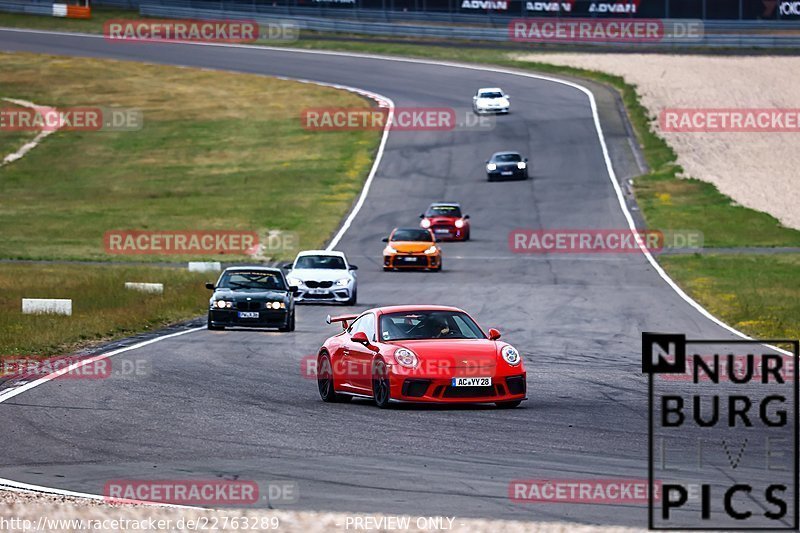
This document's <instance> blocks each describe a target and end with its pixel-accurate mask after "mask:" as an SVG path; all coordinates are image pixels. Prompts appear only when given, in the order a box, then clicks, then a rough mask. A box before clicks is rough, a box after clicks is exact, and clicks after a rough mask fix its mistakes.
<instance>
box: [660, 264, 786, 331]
mask: <svg viewBox="0 0 800 533" xmlns="http://www.w3.org/2000/svg"><path fill="white" fill-rule="evenodd" d="M659 262H660V263H661V264H662V265H664V266H665V268H666V269H667V270H668V272H669V274H670V276H672V277H673V278H674V279H675V281H677V282H678V283H679V284H680V286H681V287H683V288H684V289H686V290H688V291H689V293H690V294H691V295H692V297H693V298H695V299H696V300H697V301H698V302H700V303H701V304H702V305H703V306H704V307H705V308H706V309H708V310H709V311H710V312H711V313H713V314H714V315H715V316H718V317H720V318H722V319H723V320H724V321H725V322H726V323H728V324H730V325H731V326H733V327H735V328H737V329H739V330H742V331H746V332H747V333H749V334H750V335H752V336H754V337H757V338H759V337H760V338H762V339H763V338H784V339H787V338H788V339H800V321H798V317H800V254H776V255H763V254H752V255H749V254H748V255H745V254H742V255H727V254H726V255H722V254H708V255H702V256H700V255H697V254H695V255H687V256H682V255H676V256H662V257H660V258H659Z"/></svg>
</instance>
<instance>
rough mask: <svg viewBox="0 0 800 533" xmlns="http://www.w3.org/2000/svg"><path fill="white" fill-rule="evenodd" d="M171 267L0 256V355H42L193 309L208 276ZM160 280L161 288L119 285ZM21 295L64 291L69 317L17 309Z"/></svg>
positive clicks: (198, 308) (203, 300)
mask: <svg viewBox="0 0 800 533" xmlns="http://www.w3.org/2000/svg"><path fill="white" fill-rule="evenodd" d="M213 278H214V276H212V275H209V274H198V273H195V272H188V271H187V270H180V269H175V268H160V267H146V266H125V265H86V264H64V263H47V264H42V263H39V264H29V263H20V264H16V263H0V356H30V357H45V356H49V355H57V354H62V353H68V352H70V351H72V350H74V349H76V348H79V347H83V346H87V345H90V344H92V343H95V342H98V341H101V340H107V339H113V338H120V337H125V336H129V335H132V334H135V333H140V332H142V331H147V330H150V329H157V328H160V327H162V326H166V325H167V324H172V323H175V322H179V321H181V320H185V319H187V318H191V317H194V316H197V315H198V314H200V313H202V310H203V309H205V306H206V305H207V304H208V297H209V291H208V290H206V289H205V287H204V286H203V284H204V282H205V281H208V280H211V279H213ZM126 281H135V282H148V283H163V284H164V294H163V295H158V294H145V293H141V292H137V291H133V290H128V289H125V282H126ZM22 298H71V299H72V306H73V307H72V309H73V314H72V316H58V315H23V314H22V312H21V301H22Z"/></svg>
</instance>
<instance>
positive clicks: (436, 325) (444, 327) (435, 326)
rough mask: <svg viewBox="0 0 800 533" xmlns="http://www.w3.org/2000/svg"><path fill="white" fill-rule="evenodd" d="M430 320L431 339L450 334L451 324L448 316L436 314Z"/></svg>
mask: <svg viewBox="0 0 800 533" xmlns="http://www.w3.org/2000/svg"><path fill="white" fill-rule="evenodd" d="M429 320H430V321H431V325H430V326H429V329H428V331H429V332H430V338H431V339H441V338H444V337H447V336H448V335H450V324H449V322H448V321H447V318H446V317H443V316H436V315H434V316H432V317H431V318H430V319H429Z"/></svg>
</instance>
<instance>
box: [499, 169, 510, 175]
mask: <svg viewBox="0 0 800 533" xmlns="http://www.w3.org/2000/svg"><path fill="white" fill-rule="evenodd" d="M511 174H513V172H511V171H510V170H506V171H504V172H501V173H500V175H501V176H510V175H511Z"/></svg>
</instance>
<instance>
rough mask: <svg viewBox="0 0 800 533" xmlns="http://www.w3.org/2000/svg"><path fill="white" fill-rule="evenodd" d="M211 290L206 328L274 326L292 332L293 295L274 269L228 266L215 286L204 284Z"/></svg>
mask: <svg viewBox="0 0 800 533" xmlns="http://www.w3.org/2000/svg"><path fill="white" fill-rule="evenodd" d="M206 288H208V289H211V290H213V291H214V294H213V295H212V296H211V300H209V307H208V329H225V328H226V327H233V326H236V327H253V328H270V327H276V328H278V330H279V331H294V294H295V292H296V291H297V289H296V288H295V287H291V286H290V285H289V284H288V283H287V282H286V278H285V277H284V275H283V272H282V271H281V270H279V269H277V268H268V267H259V266H253V267H230V268H227V269H225V272H223V273H222V275H221V276H220V277H219V280H218V281H217V283H216V285H215V284H213V283H206Z"/></svg>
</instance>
